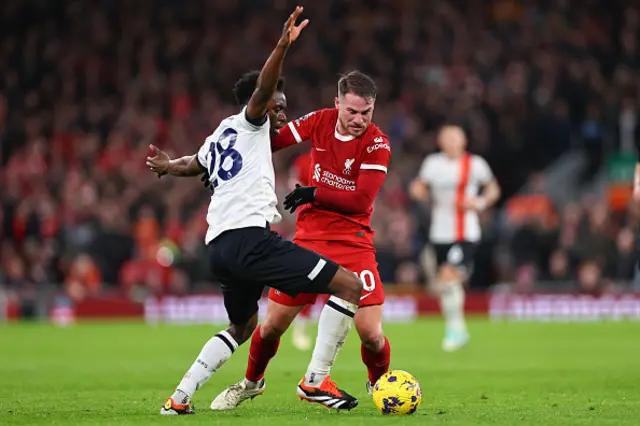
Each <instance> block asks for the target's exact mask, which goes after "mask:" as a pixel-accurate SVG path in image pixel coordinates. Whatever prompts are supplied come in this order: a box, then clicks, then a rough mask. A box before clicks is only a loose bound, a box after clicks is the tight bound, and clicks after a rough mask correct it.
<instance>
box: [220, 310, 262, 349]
mask: <svg viewBox="0 0 640 426" xmlns="http://www.w3.org/2000/svg"><path fill="white" fill-rule="evenodd" d="M257 325H258V314H257V313H256V314H255V315H254V316H252V317H251V318H249V320H248V321H247V322H245V323H244V324H230V325H229V327H228V328H227V332H228V333H229V334H230V335H231V337H233V338H234V340H235V341H236V343H238V345H241V344H243V343H244V342H246V341H247V340H249V338H250V337H251V335H252V334H253V331H254V330H255V329H256V326H257Z"/></svg>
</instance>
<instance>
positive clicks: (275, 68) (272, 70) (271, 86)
mask: <svg viewBox="0 0 640 426" xmlns="http://www.w3.org/2000/svg"><path fill="white" fill-rule="evenodd" d="M302 11H303V8H302V7H300V6H298V7H296V10H295V11H294V12H293V13H292V14H291V16H289V19H287V22H285V24H284V29H283V30H282V36H281V37H280V40H278V44H277V45H276V48H275V49H274V50H273V52H271V55H269V58H268V59H267V62H265V64H264V66H263V67H262V70H261V71H260V76H259V77H258V86H257V87H256V90H255V91H254V92H253V95H251V99H250V100H249V104H248V105H247V120H249V121H250V122H261V123H264V122H265V121H266V114H267V104H268V103H269V100H270V99H271V98H272V97H273V93H274V92H275V91H276V87H277V85H278V79H279V78H280V74H281V73H282V63H283V62H284V57H285V56H286V54H287V50H288V49H289V46H291V43H293V42H294V41H295V40H296V39H297V38H298V36H299V35H300V32H301V31H302V30H303V29H304V27H306V26H307V24H308V23H309V20H308V19H305V20H304V21H302V22H301V23H300V25H297V26H296V20H297V19H298V17H299V16H300V14H301V13H302Z"/></svg>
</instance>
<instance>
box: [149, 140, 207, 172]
mask: <svg viewBox="0 0 640 426" xmlns="http://www.w3.org/2000/svg"><path fill="white" fill-rule="evenodd" d="M149 148H151V150H152V151H153V152H154V153H155V156H154V157H147V167H149V169H151V171H152V172H154V173H156V174H157V175H158V177H162V176H164V175H172V176H186V177H192V176H199V175H201V174H202V173H203V172H204V170H202V168H201V167H200V164H199V163H198V160H197V156H196V155H195V154H194V155H187V156H185V157H180V158H176V159H174V160H172V159H170V158H169V155H168V154H167V153H166V152H164V151H163V150H161V149H160V148H158V147H157V146H155V145H149Z"/></svg>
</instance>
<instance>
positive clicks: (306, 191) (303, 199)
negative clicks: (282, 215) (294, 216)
mask: <svg viewBox="0 0 640 426" xmlns="http://www.w3.org/2000/svg"><path fill="white" fill-rule="evenodd" d="M316 189H317V188H316V187H315V186H301V185H300V184H299V183H296V189H294V190H293V191H291V192H290V193H288V194H287V196H286V197H285V198H284V203H282V204H283V205H284V209H285V210H288V211H289V213H293V212H295V211H296V209H297V208H298V207H300V206H301V205H303V204H307V203H313V202H314V201H315V199H316Z"/></svg>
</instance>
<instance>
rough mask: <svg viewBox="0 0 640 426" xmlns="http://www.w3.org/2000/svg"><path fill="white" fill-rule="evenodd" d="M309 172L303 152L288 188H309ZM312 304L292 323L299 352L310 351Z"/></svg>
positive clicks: (297, 161) (294, 166)
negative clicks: (298, 186) (297, 186)
mask: <svg viewBox="0 0 640 426" xmlns="http://www.w3.org/2000/svg"><path fill="white" fill-rule="evenodd" d="M309 170H311V153H310V152H308V151H305V152H303V153H301V154H300V155H298V156H297V157H296V159H295V160H294V162H293V164H292V166H291V172H290V179H289V188H291V190H293V189H295V187H296V184H298V183H299V184H301V185H302V186H309ZM312 307H313V304H308V305H305V307H304V308H302V310H301V311H300V313H299V314H298V316H297V317H296V319H295V321H294V322H293V333H292V336H291V337H292V342H293V346H294V347H295V348H296V349H298V350H301V351H308V350H309V349H311V336H310V335H309V323H310V321H311V308H312Z"/></svg>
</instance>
